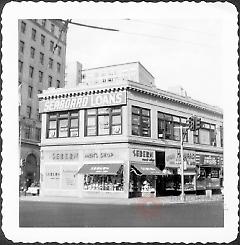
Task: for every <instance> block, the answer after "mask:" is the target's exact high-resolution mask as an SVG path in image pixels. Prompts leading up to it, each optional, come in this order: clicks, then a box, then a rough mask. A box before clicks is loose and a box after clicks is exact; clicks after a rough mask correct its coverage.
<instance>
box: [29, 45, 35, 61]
mask: <svg viewBox="0 0 240 245" xmlns="http://www.w3.org/2000/svg"><path fill="white" fill-rule="evenodd" d="M30 56H31V58H32V59H33V58H34V56H35V48H34V47H31V49H30Z"/></svg>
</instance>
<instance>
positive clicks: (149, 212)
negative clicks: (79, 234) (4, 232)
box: [19, 201, 224, 227]
mask: <svg viewBox="0 0 240 245" xmlns="http://www.w3.org/2000/svg"><path fill="white" fill-rule="evenodd" d="M19 208H20V210H19V223H20V227H223V225H224V222H223V217H224V207H223V202H208V203H195V204H194V203H188V204H167V205H148V206H144V205H116V204H115V205H106V204H80V203H49V202H32V201H20V203H19Z"/></svg>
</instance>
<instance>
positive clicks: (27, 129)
mask: <svg viewBox="0 0 240 245" xmlns="http://www.w3.org/2000/svg"><path fill="white" fill-rule="evenodd" d="M30 137H31V127H30V126H29V125H26V126H25V139H30Z"/></svg>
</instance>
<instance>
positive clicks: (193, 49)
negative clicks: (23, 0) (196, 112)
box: [66, 15, 223, 107]
mask: <svg viewBox="0 0 240 245" xmlns="http://www.w3.org/2000/svg"><path fill="white" fill-rule="evenodd" d="M127 17H128V16H127V15H126V18H119V19H115V18H114V19H104V18H100V19H95V18H91V19H72V21H73V22H78V23H81V24H87V25H94V26H99V27H106V28H115V29H118V30H120V32H111V31H105V30H97V29H91V28H86V27H81V26H76V25H73V24H69V29H68V36H67V57H66V59H67V64H70V63H72V62H74V61H79V62H80V63H82V65H83V69H87V68H94V67H99V66H107V65H113V64H121V63H127V62H134V61H140V62H141V63H142V65H143V66H144V67H145V68H146V69H147V70H148V71H149V72H150V73H151V74H152V75H153V76H154V77H155V84H156V86H157V87H158V88H160V89H163V90H169V88H170V87H172V86H177V85H180V86H182V87H183V88H184V89H185V90H186V92H187V95H188V96H190V97H192V98H193V99H196V100H200V101H202V102H205V103H208V104H211V105H217V106H220V107H221V106H222V100H221V97H222V82H223V81H222V75H221V71H222V63H221V61H222V47H221V36H222V34H223V33H222V22H221V20H219V18H213V17H212V18H209V17H208V18H204V17H201V16H200V17H199V18H191V17H188V16H187V15H186V16H185V17H184V18H176V17H172V18H169V17H168V18H156V17H155V18H144V16H142V18H127ZM170 17H171V16H170Z"/></svg>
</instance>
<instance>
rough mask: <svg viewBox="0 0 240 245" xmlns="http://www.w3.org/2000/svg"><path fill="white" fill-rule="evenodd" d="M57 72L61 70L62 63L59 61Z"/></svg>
mask: <svg viewBox="0 0 240 245" xmlns="http://www.w3.org/2000/svg"><path fill="white" fill-rule="evenodd" d="M57 72H59V73H60V72H61V64H60V63H57Z"/></svg>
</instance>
